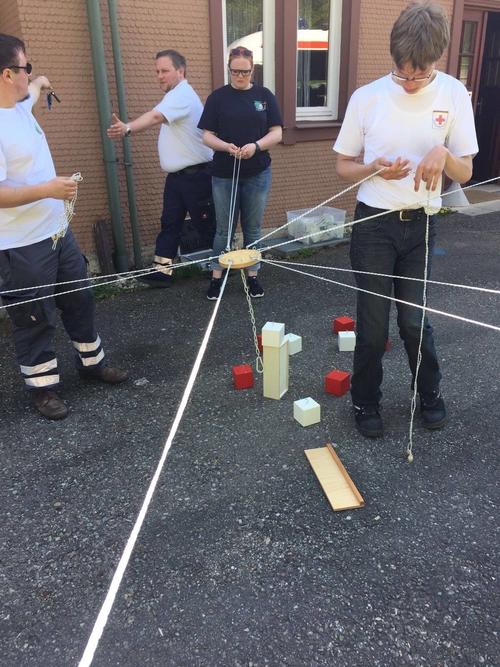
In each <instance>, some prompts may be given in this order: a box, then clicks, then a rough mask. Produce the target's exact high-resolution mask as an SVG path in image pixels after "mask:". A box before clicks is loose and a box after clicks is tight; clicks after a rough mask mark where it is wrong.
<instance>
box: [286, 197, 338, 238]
mask: <svg viewBox="0 0 500 667" xmlns="http://www.w3.org/2000/svg"><path fill="white" fill-rule="evenodd" d="M345 216H346V211H343V210H342V209H340V208H331V207H330V206H321V207H320V208H318V209H316V210H315V211H312V212H311V213H308V209H302V210H301V211H287V213H286V217H287V220H288V222H290V221H292V220H293V221H294V222H292V223H291V224H290V225H288V227H287V231H288V238H290V239H297V241H298V242H299V243H302V244H304V245H311V244H312V243H323V242H325V241H332V240H333V239H341V238H343V236H344V227H343V225H344V222H345ZM309 234H314V236H309V237H308V238H306V239H300V237H301V236H307V235H309Z"/></svg>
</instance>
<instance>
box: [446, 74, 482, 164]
mask: <svg viewBox="0 0 500 667" xmlns="http://www.w3.org/2000/svg"><path fill="white" fill-rule="evenodd" d="M457 97H458V99H457V108H456V113H455V118H454V119H453V123H452V125H451V127H450V132H449V134H448V136H447V137H446V147H447V148H448V150H449V151H450V152H451V153H452V154H453V155H455V156H456V157H465V156H466V155H472V156H473V157H474V155H476V153H477V152H478V150H479V147H478V144H477V137H476V127H475V123H474V111H473V109H472V101H471V98H470V96H469V93H468V92H467V89H466V88H465V86H464V85H463V84H462V83H460V87H459V88H458V95H457Z"/></svg>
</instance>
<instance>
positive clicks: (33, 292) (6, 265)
mask: <svg viewBox="0 0 500 667" xmlns="http://www.w3.org/2000/svg"><path fill="white" fill-rule="evenodd" d="M53 243H54V242H53V240H52V239H51V238H49V239H45V240H44V241H40V242H39V243H34V244H33V245H28V246H25V247H23V248H12V249H10V250H0V275H1V276H2V279H3V283H2V285H1V287H0V292H1V296H2V300H3V302H4V304H5V305H6V306H9V307H8V308H7V313H8V314H9V316H10V318H11V320H12V322H13V325H14V329H13V339H14V345H15V348H16V353H17V359H18V362H19V365H20V366H21V372H22V374H23V376H24V380H25V383H26V387H27V388H28V390H31V391H33V390H36V389H49V388H53V387H55V386H57V384H58V383H59V373H58V368H57V359H56V355H55V352H54V349H53V347H52V337H53V335H54V330H55V327H56V309H59V310H61V319H62V322H63V324H64V327H65V329H66V331H67V332H68V334H69V337H70V338H71V341H72V342H73V345H74V347H75V349H76V358H75V364H76V368H77V370H84V369H91V368H97V367H98V366H100V365H102V364H104V363H105V362H104V350H103V349H102V345H101V341H100V338H99V336H98V335H97V333H96V331H95V328H94V294H93V292H92V289H91V288H90V287H89V288H88V289H84V290H80V291H78V292H73V293H72V294H63V292H66V291H68V290H74V289H77V288H78V287H83V286H84V285H90V282H89V280H88V274H87V267H86V263H85V259H84V257H83V255H82V253H81V251H80V248H79V247H78V244H77V243H76V240H75V237H74V236H73V233H72V231H71V230H70V229H68V231H67V232H66V235H65V236H64V237H63V238H62V239H59V240H58V241H57V246H56V248H55V249H54V248H53ZM72 280H77V281H78V282H77V283H73V284H71V285H61V286H58V285H57V283H63V282H66V281H72ZM44 285H49V286H48V287H43V286H44ZM19 288H28V289H27V290H26V291H23V292H12V290H16V289H19ZM37 297H46V298H44V299H42V300H41V301H34V302H32V303H25V302H26V301H29V300H30V299H34V298H37Z"/></svg>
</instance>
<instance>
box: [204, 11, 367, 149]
mask: <svg viewBox="0 0 500 667" xmlns="http://www.w3.org/2000/svg"><path fill="white" fill-rule="evenodd" d="M297 15H298V10H297V3H296V2H295V1H294V2H290V0H275V39H274V53H275V76H276V79H275V81H276V85H275V95H276V99H277V101H278V105H279V107H280V110H281V115H282V118H283V123H284V128H283V143H284V144H295V143H297V142H299V141H300V142H301V141H322V140H329V141H333V140H334V139H336V137H337V135H338V132H339V129H340V126H341V124H342V120H343V118H344V115H345V110H346V108H347V103H348V101H349V97H350V96H351V95H352V93H353V92H354V91H355V90H356V87H357V78H358V59H359V33H360V15H361V0H350V1H349V0H344V2H343V3H342V26H341V34H342V39H341V45H340V73H339V89H338V90H339V95H338V117H337V119H335V120H328V121H325V120H297V118H296V116H297V111H296V110H297V94H296V86H297V46H296V43H297V20H298V16H297ZM209 16H210V43H211V47H212V48H211V54H212V59H211V65H212V86H213V88H214V89H216V88H220V87H221V86H223V85H224V69H225V68H226V55H225V53H224V44H225V42H224V24H223V20H224V16H223V6H222V0H209Z"/></svg>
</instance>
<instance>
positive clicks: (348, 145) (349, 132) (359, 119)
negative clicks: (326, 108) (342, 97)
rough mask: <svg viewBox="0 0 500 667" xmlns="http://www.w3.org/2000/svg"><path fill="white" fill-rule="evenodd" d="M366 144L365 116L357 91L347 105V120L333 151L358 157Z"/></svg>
mask: <svg viewBox="0 0 500 667" xmlns="http://www.w3.org/2000/svg"><path fill="white" fill-rule="evenodd" d="M364 143H365V140H364V128H363V115H362V111H361V108H360V104H359V95H358V94H357V91H356V92H355V93H354V94H353V95H352V97H351V99H350V101H349V104H348V105H347V109H346V112H345V118H344V120H343V122H342V127H341V128H340V132H339V135H338V137H337V141H336V142H335V144H334V146H333V150H334V151H335V152H337V153H341V154H342V155H348V156H349V157H358V155H361V153H362V152H363V148H364Z"/></svg>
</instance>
